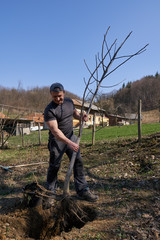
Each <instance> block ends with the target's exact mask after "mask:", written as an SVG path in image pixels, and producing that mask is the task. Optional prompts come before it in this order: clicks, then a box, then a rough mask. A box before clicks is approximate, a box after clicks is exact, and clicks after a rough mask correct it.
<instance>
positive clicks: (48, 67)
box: [0, 0, 160, 97]
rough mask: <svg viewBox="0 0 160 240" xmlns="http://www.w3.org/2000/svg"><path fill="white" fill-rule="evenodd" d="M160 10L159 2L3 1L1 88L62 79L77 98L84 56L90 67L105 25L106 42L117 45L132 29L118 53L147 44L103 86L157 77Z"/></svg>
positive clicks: (84, 73)
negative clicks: (145, 47) (145, 48)
mask: <svg viewBox="0 0 160 240" xmlns="http://www.w3.org/2000/svg"><path fill="white" fill-rule="evenodd" d="M159 10H160V1H159V0H153V1H151V0H134V1H129V0H121V1H120V0H112V1H107V0H79V1H78V0H1V1H0V86H2V87H7V88H16V89H17V88H18V86H19V85H20V86H21V87H22V88H24V89H26V90H27V89H32V88H34V87H44V86H50V85H51V84H52V83H53V82H61V83H62V84H63V85H64V87H65V89H66V90H68V91H70V92H72V93H75V94H77V95H78V96H80V97H81V96H82V94H83V91H84V87H85V85H84V81H83V78H84V77H85V79H86V80H87V79H88V77H89V74H88V71H87V70H86V67H85V64H84V59H85V60H86V62H87V64H88V66H89V67H90V69H91V70H94V68H95V54H97V53H98V52H99V53H101V46H102V41H103V37H104V34H105V31H106V30H107V28H108V27H109V26H111V28H110V31H109V34H108V38H107V42H108V44H111V43H112V42H113V41H114V40H115V39H116V38H117V39H118V40H117V42H118V44H120V43H121V42H122V41H123V40H124V38H125V37H126V36H127V35H128V33H129V32H130V31H133V33H132V35H131V37H130V38H129V39H128V41H127V42H126V44H125V46H124V48H122V50H121V55H126V54H131V53H134V52H136V51H137V50H139V49H140V48H142V47H143V46H144V45H146V44H147V43H149V46H148V47H147V51H145V52H144V53H143V54H141V55H139V56H136V57H135V58H134V59H131V60H130V61H129V62H128V63H126V64H125V65H123V66H122V67H121V68H119V69H118V70H116V71H115V72H114V73H113V74H112V75H110V76H109V78H107V79H106V80H105V82H103V85H105V86H111V85H113V84H116V83H118V82H120V81H122V80H125V83H127V82H129V81H136V80H139V79H141V78H142V77H144V76H146V75H155V73H156V72H157V71H158V72H160V60H159V53H160V51H159V43H160V31H159V25H160V20H159ZM121 85H122V84H121ZM121 85H119V86H118V87H116V88H117V89H118V88H120V87H121ZM113 89H115V88H108V89H104V90H103V92H104V93H107V92H110V91H112V90H113ZM101 91H102V90H100V92H101Z"/></svg>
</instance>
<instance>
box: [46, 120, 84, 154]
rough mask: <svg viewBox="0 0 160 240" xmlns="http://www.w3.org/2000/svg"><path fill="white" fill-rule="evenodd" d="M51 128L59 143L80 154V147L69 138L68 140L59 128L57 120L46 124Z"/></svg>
mask: <svg viewBox="0 0 160 240" xmlns="http://www.w3.org/2000/svg"><path fill="white" fill-rule="evenodd" d="M46 123H47V126H48V127H49V129H50V131H51V133H52V134H53V135H54V136H55V138H56V139H58V140H59V141H61V142H63V143H65V144H67V145H68V146H69V147H70V148H71V149H72V150H73V151H75V152H78V149H79V145H78V144H76V143H74V142H72V141H71V140H70V139H69V138H67V137H66V136H65V135H64V134H63V132H62V131H61V130H60V129H59V128H58V124H57V121H56V120H52V121H48V122H46Z"/></svg>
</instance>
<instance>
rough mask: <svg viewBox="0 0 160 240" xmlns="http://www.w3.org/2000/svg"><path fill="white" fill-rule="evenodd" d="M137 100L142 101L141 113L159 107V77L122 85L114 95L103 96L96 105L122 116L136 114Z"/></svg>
mask: <svg viewBox="0 0 160 240" xmlns="http://www.w3.org/2000/svg"><path fill="white" fill-rule="evenodd" d="M138 99H141V100H142V111H149V110H153V109H156V108H158V107H159V105H160V75H159V74H158V73H156V75H155V76H146V77H143V78H142V79H141V80H137V81H135V82H128V83H127V84H126V85H125V84H123V86H122V88H121V89H119V90H118V91H117V92H116V93H114V94H109V95H107V94H103V95H101V96H100V97H99V99H98V101H97V102H98V104H99V105H100V106H101V107H102V108H104V109H105V110H106V111H107V112H108V113H116V114H117V113H118V114H124V113H126V112H130V113H134V112H137V105H138Z"/></svg>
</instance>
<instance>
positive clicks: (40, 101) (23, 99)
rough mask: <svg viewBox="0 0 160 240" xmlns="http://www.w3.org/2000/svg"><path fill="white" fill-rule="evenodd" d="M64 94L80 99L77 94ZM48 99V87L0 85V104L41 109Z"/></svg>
mask: <svg viewBox="0 0 160 240" xmlns="http://www.w3.org/2000/svg"><path fill="white" fill-rule="evenodd" d="M65 96H67V97H71V98H77V99H80V98H79V97H78V96H77V95H75V94H73V93H71V92H68V91H66V94H65ZM50 101H51V95H50V92H49V87H43V88H39V87H36V88H33V89H31V90H24V89H14V88H12V89H8V88H4V87H0V104H4V105H10V106H13V107H19V108H21V107H23V108H28V109H30V110H33V111H43V110H44V108H45V107H46V105H47V104H48V103H49V102H50Z"/></svg>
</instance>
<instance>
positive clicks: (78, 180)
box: [47, 135, 88, 194]
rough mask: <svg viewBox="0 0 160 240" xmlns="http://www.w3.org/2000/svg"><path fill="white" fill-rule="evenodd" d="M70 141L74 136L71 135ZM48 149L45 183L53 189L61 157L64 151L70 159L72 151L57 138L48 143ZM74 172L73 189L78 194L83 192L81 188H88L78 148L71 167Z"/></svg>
mask: <svg viewBox="0 0 160 240" xmlns="http://www.w3.org/2000/svg"><path fill="white" fill-rule="evenodd" d="M70 139H71V141H73V142H75V141H76V136H74V135H72V136H71V138H70ZM48 148H49V151H50V162H49V168H48V173H47V184H48V189H49V190H51V191H54V190H55V189H56V182H57V174H58V171H59V168H60V165H61V159H62V156H63V154H64V153H66V154H67V156H68V157H69V159H70V160H71V157H72V153H73V151H72V150H71V149H70V148H69V147H68V146H66V145H65V144H64V143H62V142H61V141H58V140H52V141H50V142H49V144H48ZM73 172H74V183H75V189H76V192H77V193H78V194H80V193H81V192H83V190H85V189H87V188H88V185H87V182H86V180H85V175H84V169H83V160H82V158H81V155H80V150H79V151H78V153H77V156H76V159H75V164H74V167H73Z"/></svg>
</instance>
